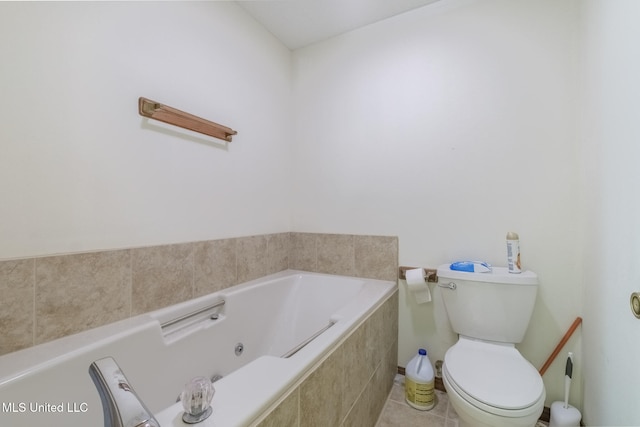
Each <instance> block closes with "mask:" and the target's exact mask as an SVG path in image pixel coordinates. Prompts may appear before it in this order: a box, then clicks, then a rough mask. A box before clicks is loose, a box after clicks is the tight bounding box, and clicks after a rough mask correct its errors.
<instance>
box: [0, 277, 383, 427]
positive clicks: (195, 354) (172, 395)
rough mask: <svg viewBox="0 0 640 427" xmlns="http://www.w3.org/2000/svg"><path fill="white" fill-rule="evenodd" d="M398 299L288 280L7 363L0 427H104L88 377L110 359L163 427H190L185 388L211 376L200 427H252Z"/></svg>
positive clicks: (109, 328)
mask: <svg viewBox="0 0 640 427" xmlns="http://www.w3.org/2000/svg"><path fill="white" fill-rule="evenodd" d="M395 289H396V283H395V282H387V281H380V280H372V279H359V278H352V277H342V276H332V275H324V274H317V273H306V272H300V271H292V270H288V271H284V272H281V273H277V274H274V275H270V276H266V277H264V278H262V279H258V280H254V281H250V282H247V283H244V284H241V285H238V286H234V287H232V288H228V289H225V290H223V291H220V292H216V293H213V294H210V295H207V296H205V297H201V298H197V299H194V300H191V301H188V302H185V303H181V304H177V305H175V306H171V307H167V308H164V309H161V310H158V311H155V312H152V313H148V314H145V315H140V316H136V317H133V318H130V319H126V320H123V321H120V322H116V323H113V324H110V325H106V326H103V327H99V328H96V329H92V330H90V331H86V332H82V333H79V334H76V335H73V336H69V337H65V338H61V339H58V340H55V341H52V342H49V343H45V344H41V345H38V346H35V347H32V348H28V349H25V350H21V351H18V352H15V353H11V354H8V355H5V356H2V357H0V405H2V406H1V407H0V425H1V426H5V425H6V426H12V427H19V426H29V427H31V426H34V425H46V426H52V427H54V426H64V427H74V426H78V427H80V426H82V427H86V426H102V425H103V424H102V423H103V413H102V404H101V402H100V398H99V395H98V393H97V390H96V388H95V386H94V384H93V382H92V380H91V378H90V376H89V374H88V368H89V365H90V364H91V362H93V361H94V360H97V359H100V358H103V357H106V356H111V357H113V358H114V359H115V360H116V362H117V363H118V364H119V365H120V367H121V368H122V371H123V372H124V374H125V375H126V376H127V378H128V379H129V381H130V383H131V385H132V386H133V387H134V389H135V391H136V392H137V394H138V395H139V396H140V398H141V400H142V401H144V403H145V404H146V405H147V407H148V408H149V409H150V410H151V411H152V412H153V413H154V415H155V417H156V419H157V421H158V422H160V424H161V425H162V426H163V427H167V426H185V425H186V424H184V423H183V422H182V420H181V417H182V406H181V404H180V403H175V402H176V397H177V396H178V395H179V393H180V391H181V389H182V386H183V385H184V383H186V382H187V381H188V380H190V379H191V378H192V377H195V376H207V377H211V376H214V375H222V379H220V380H218V381H217V382H216V383H215V388H216V394H215V396H214V399H213V404H212V406H213V415H212V416H211V417H210V418H209V419H207V420H206V421H204V422H202V423H200V424H198V425H199V426H202V427H214V426H215V427H233V426H246V425H249V424H250V423H251V422H252V421H253V420H255V419H256V418H257V417H259V416H260V414H262V413H263V412H264V411H265V410H266V409H267V408H268V407H269V406H270V405H271V404H272V403H274V402H275V401H276V400H277V399H278V398H279V397H280V396H281V395H282V394H283V393H285V392H286V391H287V390H288V389H289V388H290V387H291V386H293V385H294V384H295V383H296V382H297V381H298V380H299V379H301V378H302V377H303V376H304V374H305V373H306V372H307V371H308V370H309V369H310V368H311V367H312V366H313V365H314V364H315V363H316V362H318V361H319V360H320V359H322V357H323V355H325V354H327V352H328V351H329V350H330V349H331V348H332V347H334V346H335V345H336V344H337V343H338V342H339V341H340V340H341V338H343V337H345V336H346V335H347V334H348V333H349V332H350V331H351V330H352V329H353V328H355V327H356V326H357V325H358V324H359V323H360V322H361V321H362V320H363V319H365V318H366V317H367V315H368V314H369V313H371V312H372V311H374V310H375V309H376V307H378V306H380V305H381V304H382V303H383V302H384V301H385V300H386V299H387V298H388V297H389V296H391V295H392V294H393V293H394V291H395ZM220 301H224V305H221V306H218V307H216V308H212V309H209V310H206V311H204V312H202V313H200V314H197V315H195V316H188V315H189V314H192V313H194V312H197V311H199V310H200V309H203V308H205V307H209V306H212V305H215V303H217V302H220ZM212 314H217V315H218V316H217V319H215V320H212V319H211V317H212ZM69 315H70V316H72V315H73V314H72V313H70V314H69ZM185 316H187V319H186V320H182V321H180V322H177V323H173V324H171V322H172V321H174V320H175V319H179V318H181V317H185ZM214 317H215V316H214ZM163 324H164V325H165V327H161V325H163ZM330 324H332V325H331V327H329V328H328V329H326V330H325V331H324V332H322V333H321V334H320V335H318V336H317V337H316V338H314V339H313V340H312V341H310V342H309V343H308V344H306V345H305V346H304V347H302V348H301V349H299V350H298V351H297V352H295V354H293V355H291V356H290V357H286V358H285V357H282V356H283V355H285V354H286V353H288V352H290V350H292V349H295V348H296V347H297V346H298V345H299V344H300V343H303V342H304V341H305V340H307V339H308V338H309V337H311V336H313V335H314V334H315V333H316V332H318V331H320V330H322V329H323V328H326V327H327V326H328V325H330ZM240 343H241V344H242V347H243V351H242V353H241V354H240V355H236V352H235V349H236V347H237V345H238V344H240Z"/></svg>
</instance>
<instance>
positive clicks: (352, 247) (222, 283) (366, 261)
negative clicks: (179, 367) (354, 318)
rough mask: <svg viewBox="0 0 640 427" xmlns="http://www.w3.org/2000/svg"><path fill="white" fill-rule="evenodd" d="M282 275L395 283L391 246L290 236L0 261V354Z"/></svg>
mask: <svg viewBox="0 0 640 427" xmlns="http://www.w3.org/2000/svg"><path fill="white" fill-rule="evenodd" d="M287 268H292V269H297V270H306V271H314V272H320V273H330V274H340V275H347V276H361V277H368V278H375V279H383V280H396V277H397V271H398V239H397V237H387V236H356V235H345V234H315V233H296V232H294V233H276V234H266V235H259V236H248V237H238V238H230V239H220V240H210V241H203V242H193V243H181V244H174V245H163V246H153V247H146V248H132V249H122V250H114V251H104V252H91V253H84V254H73V255H60V256H50V257H41V258H29V259H21V260H10V261H0V295H2V299H0V354H5V353H10V352H12V351H16V350H20V349H22V348H26V347H30V346H33V345H36V344H40V343H43V342H47V341H51V340H53V339H56V338H60V337H63V336H66V335H71V334H74V333H77V332H81V331H84V330H87V329H91V328H95V327H98V326H101V325H104V324H107V323H111V322H115V321H118V320H122V319H124V318H127V317H130V316H135V315H138V314H142V313H145V312H148V311H152V310H156V309H159V308H162V307H166V306H168V305H172V304H176V303H179V302H182V301H186V300H189V299H191V298H195V297H198V296H201V295H206V294H208V293H211V292H215V291H218V290H220V289H224V288H227V287H230V286H233V285H236V284H238V283H242V282H245V281H248V280H252V279H256V278H259V277H262V276H265V275H267V274H272V273H276V272H278V271H282V270H286V269H287Z"/></svg>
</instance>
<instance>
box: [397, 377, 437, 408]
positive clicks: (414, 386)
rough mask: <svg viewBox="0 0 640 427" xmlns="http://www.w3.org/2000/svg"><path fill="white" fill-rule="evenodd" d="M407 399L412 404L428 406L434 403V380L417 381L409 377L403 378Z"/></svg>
mask: <svg viewBox="0 0 640 427" xmlns="http://www.w3.org/2000/svg"><path fill="white" fill-rule="evenodd" d="M404 389H405V393H406V397H407V400H408V401H409V402H411V403H413V404H414V405H417V406H424V407H430V406H433V405H434V403H435V390H434V381H430V382H428V383H418V382H415V381H413V380H412V379H411V378H409V377H405V378H404Z"/></svg>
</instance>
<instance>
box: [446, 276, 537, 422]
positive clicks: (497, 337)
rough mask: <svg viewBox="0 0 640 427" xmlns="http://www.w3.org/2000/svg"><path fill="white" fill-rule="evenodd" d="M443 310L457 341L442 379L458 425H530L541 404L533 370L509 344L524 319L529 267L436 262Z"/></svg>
mask: <svg viewBox="0 0 640 427" xmlns="http://www.w3.org/2000/svg"><path fill="white" fill-rule="evenodd" d="M438 287H439V288H440V291H441V294H442V298H443V301H444V306H445V308H446V311H447V316H448V317H449V320H450V321H451V326H452V327H453V330H454V331H455V332H456V333H457V334H459V338H458V342H457V343H456V344H455V345H453V347H451V348H450V349H449V350H448V351H447V353H446V354H445V356H444V364H443V369H442V379H443V381H444V385H445V387H446V389H447V393H448V396H449V401H450V402H451V404H452V405H453V407H454V409H455V410H456V412H457V413H458V417H459V418H460V420H459V421H460V424H459V425H460V427H516V426H518V427H533V426H535V425H536V422H537V420H538V418H539V417H540V415H541V414H542V410H543V409H544V399H545V390H544V384H543V383H542V378H541V377H540V374H539V373H538V370H537V369H536V368H534V367H533V365H531V363H529V362H528V361H527V360H526V359H525V358H524V357H523V356H522V355H521V354H520V352H519V351H518V350H517V349H516V348H515V344H516V343H519V342H521V341H522V339H523V338H524V334H525V332H526V330H527V327H528V325H529V320H530V319H531V314H532V312H533V306H534V304H535V300H536V292H537V289H538V277H537V276H536V274H535V273H533V272H531V271H525V272H522V273H520V274H511V273H509V272H508V271H507V269H506V268H501V267H493V271H492V272H490V273H468V272H462V271H453V270H451V269H450V268H449V264H446V265H441V266H440V267H438Z"/></svg>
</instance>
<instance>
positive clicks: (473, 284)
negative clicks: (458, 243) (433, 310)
mask: <svg viewBox="0 0 640 427" xmlns="http://www.w3.org/2000/svg"><path fill="white" fill-rule="evenodd" d="M449 284H455V286H448V285H449ZM438 287H439V289H440V292H441V294H442V299H443V301H444V306H445V309H446V311H447V316H448V317H449V321H450V322H451V326H452V327H453V330H454V331H455V332H456V333H458V334H460V335H464V336H467V337H471V338H476V339H481V340H488V341H497V342H504V343H519V342H521V341H522V340H523V339H524V334H525V332H526V331H527V327H528V326H529V321H530V320H531V314H532V313H533V307H534V305H535V302H536V292H537V291H538V276H537V275H536V274H535V273H534V272H532V271H523V272H522V273H520V274H513V273H509V271H508V270H507V268H506V267H493V271H492V272H490V273H470V272H464V271H454V270H451V269H450V268H449V264H444V265H441V266H440V267H438ZM454 288H455V289H454Z"/></svg>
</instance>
